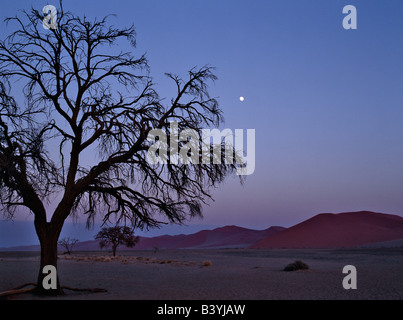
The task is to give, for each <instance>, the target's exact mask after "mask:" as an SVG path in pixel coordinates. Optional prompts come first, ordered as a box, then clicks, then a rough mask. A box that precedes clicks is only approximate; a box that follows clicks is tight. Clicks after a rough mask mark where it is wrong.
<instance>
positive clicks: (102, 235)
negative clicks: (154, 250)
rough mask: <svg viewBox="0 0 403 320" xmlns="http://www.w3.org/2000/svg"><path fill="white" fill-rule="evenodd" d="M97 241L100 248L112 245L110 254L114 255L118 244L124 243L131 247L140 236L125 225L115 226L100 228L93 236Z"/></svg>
mask: <svg viewBox="0 0 403 320" xmlns="http://www.w3.org/2000/svg"><path fill="white" fill-rule="evenodd" d="M95 239H96V240H100V241H99V246H100V247H101V249H102V248H105V247H109V246H112V255H113V256H116V249H117V248H118V246H120V245H122V244H123V245H125V246H126V247H128V248H133V247H134V246H135V245H136V243H138V242H139V240H140V238H139V237H138V236H137V237H136V236H135V235H134V232H133V229H130V228H129V227H127V226H115V227H110V228H106V227H105V228H102V229H101V231H99V232H98V233H97V235H96V236H95Z"/></svg>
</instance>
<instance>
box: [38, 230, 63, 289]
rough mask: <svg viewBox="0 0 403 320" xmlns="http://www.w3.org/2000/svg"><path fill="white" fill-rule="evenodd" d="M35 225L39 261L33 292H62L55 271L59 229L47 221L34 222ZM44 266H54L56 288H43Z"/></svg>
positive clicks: (45, 274)
mask: <svg viewBox="0 0 403 320" xmlns="http://www.w3.org/2000/svg"><path fill="white" fill-rule="evenodd" d="M35 227H36V232H37V234H38V237H39V242H40V245H41V263H40V268H39V273H38V280H37V287H36V290H35V293H36V294H40V295H60V294H63V290H62V288H61V286H60V282H59V274H58V272H57V271H58V269H57V241H58V238H59V234H60V231H61V230H58V228H55V227H54V226H52V225H51V224H50V223H47V222H45V223H40V224H38V223H35ZM45 266H53V267H55V268H56V279H57V280H56V288H44V286H43V284H44V281H43V280H44V278H45V277H46V276H47V275H48V273H43V269H44V267H45ZM45 281H46V280H45ZM46 282H47V281H46Z"/></svg>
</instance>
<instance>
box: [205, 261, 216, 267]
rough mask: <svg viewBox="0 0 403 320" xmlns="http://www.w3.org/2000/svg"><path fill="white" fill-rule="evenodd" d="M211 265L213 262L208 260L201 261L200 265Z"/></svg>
mask: <svg viewBox="0 0 403 320" xmlns="http://www.w3.org/2000/svg"><path fill="white" fill-rule="evenodd" d="M212 265H213V263H212V262H211V261H210V260H204V261H203V262H202V267H210V266H212Z"/></svg>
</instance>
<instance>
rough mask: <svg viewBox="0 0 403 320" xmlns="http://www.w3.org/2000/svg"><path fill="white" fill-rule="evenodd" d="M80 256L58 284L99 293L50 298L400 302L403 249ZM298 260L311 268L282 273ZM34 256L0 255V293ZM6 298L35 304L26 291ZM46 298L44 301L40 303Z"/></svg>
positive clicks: (25, 276)
mask: <svg viewBox="0 0 403 320" xmlns="http://www.w3.org/2000/svg"><path fill="white" fill-rule="evenodd" d="M118 254H119V257H118V258H116V259H111V258H110V256H106V255H107V253H106V252H78V253H74V254H73V256H60V260H59V263H58V264H59V265H58V272H59V277H60V281H61V284H62V285H67V286H71V287H80V288H94V287H98V288H105V289H107V290H108V292H106V293H84V292H73V291H66V293H67V294H66V295H64V296H61V297H57V298H56V299H80V300H83V299H84V300H85V299H90V300H94V299H95V300H97V299H104V300H116V299H119V300H142V299H147V300H160V299H161V300H175V299H180V300H216V299H217V300H272V299H281V300H284V299H292V300H299V299H304V300H306V299H319V300H327V299H343V300H350V299H375V300H382V299H388V300H389V299H391V300H403V248H400V249H397V248H395V249H392V248H389V249H340V250H286V249H284V250H246V249H227V250H172V251H169V250H167V251H162V250H161V251H159V252H156V253H154V252H151V251H132V252H123V251H121V252H119V253H118ZM297 259H300V260H303V261H304V262H305V263H307V264H308V265H309V266H310V269H309V270H306V271H296V272H285V271H283V268H284V267H285V266H286V265H287V264H289V263H291V262H293V261H295V260H297ZM345 265H354V266H355V267H356V269H357V286H358V287H357V289H356V290H345V289H344V288H343V286H342V281H343V278H344V277H345V276H346V275H345V274H343V273H342V269H343V267H344V266H345ZM38 268H39V257H38V253H29V252H26V253H21V252H0V292H2V291H7V290H9V289H11V288H13V287H16V286H18V285H20V284H22V283H25V282H32V281H35V279H36V276H37V271H38ZM12 299H38V297H35V296H33V295H31V294H24V295H20V296H13V297H12ZM46 299H49V298H46Z"/></svg>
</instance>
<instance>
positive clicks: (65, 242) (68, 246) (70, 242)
mask: <svg viewBox="0 0 403 320" xmlns="http://www.w3.org/2000/svg"><path fill="white" fill-rule="evenodd" d="M78 241H79V240H78V239H70V237H67V238H63V239H61V240H60V241H59V244H60V245H61V246H62V247H63V248H64V249H65V250H66V251H65V253H67V254H71V252H72V251H73V247H74V246H75V245H76V243H77V242H78Z"/></svg>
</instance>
